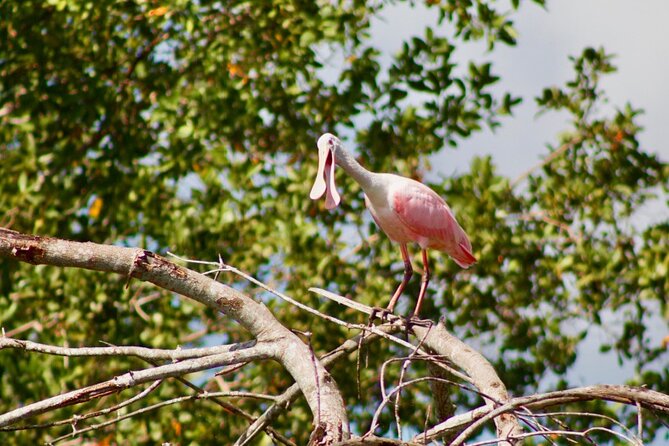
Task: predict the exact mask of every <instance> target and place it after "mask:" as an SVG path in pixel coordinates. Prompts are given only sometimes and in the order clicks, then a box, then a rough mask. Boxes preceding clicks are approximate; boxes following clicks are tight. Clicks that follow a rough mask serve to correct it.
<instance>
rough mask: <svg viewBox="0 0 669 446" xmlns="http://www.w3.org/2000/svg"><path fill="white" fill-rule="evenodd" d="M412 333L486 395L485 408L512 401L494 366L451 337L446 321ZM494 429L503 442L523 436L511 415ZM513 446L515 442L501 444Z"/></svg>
mask: <svg viewBox="0 0 669 446" xmlns="http://www.w3.org/2000/svg"><path fill="white" fill-rule="evenodd" d="M413 330H414V332H415V333H416V335H417V336H420V337H421V338H423V339H424V343H425V345H426V346H427V347H428V348H430V349H431V350H432V351H434V352H435V353H436V354H438V355H441V356H443V357H445V358H446V359H448V360H449V361H450V362H452V363H453V364H455V365H456V366H457V367H458V368H460V369H461V370H463V371H464V372H465V373H466V374H467V376H469V377H470V378H471V379H472V381H473V383H474V385H475V386H476V388H477V389H479V391H480V392H481V394H482V395H484V400H485V403H486V406H489V407H495V406H496V405H499V404H504V403H506V402H507V401H509V394H508V393H507V391H506V386H505V385H504V383H503V382H502V380H501V379H500V378H499V375H497V372H496V371H495V368H494V367H493V366H492V364H490V362H488V360H487V359H486V358H485V357H484V356H483V355H482V354H480V353H479V352H477V351H476V350H474V349H473V348H471V347H470V346H468V345H467V344H465V343H464V342H462V341H461V340H460V339H458V338H456V337H455V336H453V335H452V334H450V333H449V332H448V331H447V330H446V327H445V326H444V324H443V321H439V324H437V325H436V327H432V328H430V329H427V328H424V327H420V326H416V327H414V329H413ZM495 425H496V427H497V437H498V438H501V439H506V438H508V437H512V436H517V435H518V434H520V433H521V432H522V429H521V427H520V424H519V423H518V419H517V418H516V416H515V415H513V414H510V413H503V414H500V416H499V417H497V418H495ZM512 443H515V442H513V441H511V442H502V443H501V444H502V445H505V444H512Z"/></svg>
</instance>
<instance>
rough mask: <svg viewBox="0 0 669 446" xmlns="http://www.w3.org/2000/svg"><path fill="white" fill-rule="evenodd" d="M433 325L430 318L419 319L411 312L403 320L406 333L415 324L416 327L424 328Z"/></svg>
mask: <svg viewBox="0 0 669 446" xmlns="http://www.w3.org/2000/svg"><path fill="white" fill-rule="evenodd" d="M433 325H434V322H432V320H431V319H421V318H419V317H418V316H416V315H415V314H412V315H411V317H408V318H407V319H406V320H405V327H406V331H407V333H408V332H410V331H411V328H412V327H414V326H416V327H425V328H430V327H431V326H433Z"/></svg>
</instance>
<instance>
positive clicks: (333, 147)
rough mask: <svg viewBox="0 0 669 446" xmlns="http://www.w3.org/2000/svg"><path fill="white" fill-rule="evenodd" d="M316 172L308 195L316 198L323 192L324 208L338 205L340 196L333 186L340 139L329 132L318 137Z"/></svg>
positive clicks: (313, 198)
mask: <svg viewBox="0 0 669 446" xmlns="http://www.w3.org/2000/svg"><path fill="white" fill-rule="evenodd" d="M316 145H317V146H318V173H317V174H316V180H315V181H314V185H313V187H312V188H311V192H310V193H309V197H310V198H311V199H312V200H318V199H319V198H321V197H322V196H323V194H325V208H326V209H333V208H335V207H337V206H338V205H339V202H340V201H341V197H340V196H339V192H337V187H336V186H335V175H334V169H335V156H336V154H337V151H338V150H339V149H340V148H341V145H342V144H341V140H340V139H339V138H337V137H336V136H334V135H333V134H331V133H325V134H323V135H322V136H321V137H320V138H318V143H316Z"/></svg>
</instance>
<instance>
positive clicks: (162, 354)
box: [0, 337, 256, 361]
mask: <svg viewBox="0 0 669 446" xmlns="http://www.w3.org/2000/svg"><path fill="white" fill-rule="evenodd" d="M255 344H256V342H255V341H248V342H242V343H239V344H229V345H217V346H212V347H201V348H189V349H181V348H176V349H174V350H166V349H153V348H147V347H134V346H129V347H122V346H110V347H76V348H68V347H57V346H54V345H48V344H40V343H38V342H33V341H26V340H23V339H13V338H10V337H0V350H2V349H5V348H14V349H20V350H25V351H30V352H37V353H44V354H48V355H56V356H69V357H79V356H135V357H138V358H142V359H152V360H171V361H175V360H184V359H192V358H202V357H205V356H210V355H216V354H219V353H228V352H231V351H236V350H243V349H247V348H250V347H253V346H254V345H255Z"/></svg>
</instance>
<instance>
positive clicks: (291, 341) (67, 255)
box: [0, 228, 350, 444]
mask: <svg viewBox="0 0 669 446" xmlns="http://www.w3.org/2000/svg"><path fill="white" fill-rule="evenodd" d="M0 257H3V258H7V259H14V260H18V261H22V262H27V263H31V264H45V265H53V266H61V267H75V268H84V269H90V270H95V271H105V272H113V273H116V274H121V275H124V276H127V277H128V278H130V277H134V278H137V279H140V280H143V281H147V282H151V283H153V284H155V285H157V286H159V287H161V288H164V289H166V290H169V291H173V292H175V293H178V294H181V295H182V296H186V297H189V298H191V299H194V300H196V301H198V302H200V303H202V304H204V305H207V306H208V307H211V308H214V309H216V310H218V311H221V312H223V313H224V314H226V315H228V316H230V317H231V318H233V319H234V320H236V321H237V322H239V324H241V325H242V326H243V327H244V328H245V329H246V330H248V331H249V332H250V333H251V334H252V335H253V336H255V338H256V340H257V341H258V343H259V344H261V343H263V345H265V346H271V347H265V348H268V351H267V354H268V357H269V358H271V359H274V360H276V361H278V362H280V363H281V364H282V365H283V366H284V367H285V368H286V369H287V371H288V372H289V373H290V374H291V375H292V376H293V379H295V382H296V383H297V384H298V385H299V386H300V390H301V391H302V393H303V394H304V396H305V398H306V400H307V403H308V405H309V407H310V409H311V412H312V414H313V416H314V425H316V428H317V430H318V432H319V439H320V441H322V442H323V443H324V444H329V443H333V442H335V441H340V440H344V439H346V438H348V437H349V432H350V431H349V426H348V418H347V415H346V408H345V406H344V401H343V398H342V396H341V394H340V392H339V390H338V388H337V386H336V384H335V382H334V380H333V379H332V377H331V376H330V375H329V373H328V372H327V371H326V370H325V368H324V367H323V365H322V364H321V363H320V361H317V360H313V359H312V356H313V354H312V353H311V351H310V349H309V347H308V346H307V345H305V344H304V343H303V342H302V341H300V339H299V338H298V337H297V336H296V335H295V334H294V333H292V332H291V331H290V330H288V329H287V328H286V327H284V326H283V325H281V323H280V322H279V321H277V320H276V319H275V318H274V316H273V315H272V313H271V312H270V311H269V310H268V309H267V307H265V306H264V305H263V304H261V303H258V302H256V301H254V300H253V299H251V298H250V297H248V296H246V295H245V294H243V293H241V292H239V291H237V290H235V289H233V288H231V287H229V286H226V285H224V284H222V283H219V282H216V281H214V280H212V279H210V278H208V277H206V276H204V275H202V274H199V273H196V272H195V271H191V270H189V269H187V268H183V267H181V266H178V265H176V264H174V263H172V262H169V261H168V260H166V259H164V258H163V257H161V256H159V255H157V254H154V253H153V252H150V251H147V250H144V249H136V248H124V247H119V246H111V245H101V244H96V243H80V242H72V241H66V240H60V239H56V238H50V237H39V236H31V235H25V234H21V233H18V232H15V231H11V230H8V229H4V228H0ZM203 359H205V358H203ZM179 365H180V364H175V366H179ZM26 407H27V406H26ZM319 408H320V410H319ZM316 420H318V422H317V421H316Z"/></svg>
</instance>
